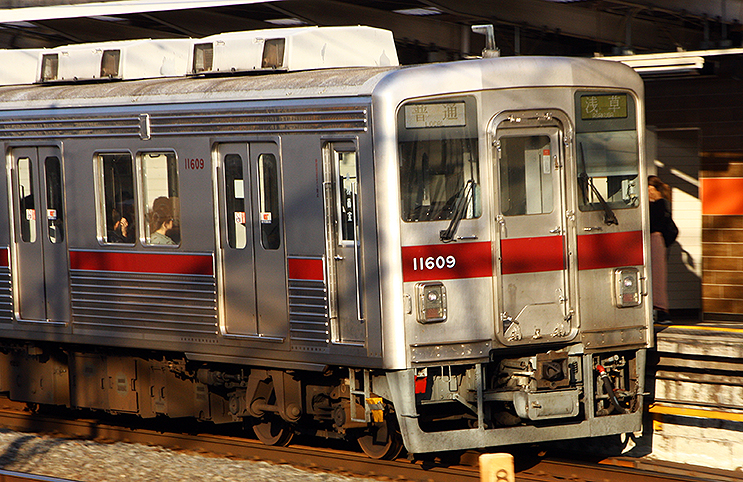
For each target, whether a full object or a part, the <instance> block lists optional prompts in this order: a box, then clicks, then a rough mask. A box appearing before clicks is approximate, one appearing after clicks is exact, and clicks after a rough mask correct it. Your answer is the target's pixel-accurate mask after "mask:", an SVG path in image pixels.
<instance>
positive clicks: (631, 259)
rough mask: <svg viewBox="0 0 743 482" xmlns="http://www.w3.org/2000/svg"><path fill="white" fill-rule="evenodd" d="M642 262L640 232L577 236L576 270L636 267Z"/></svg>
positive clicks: (643, 257)
mask: <svg viewBox="0 0 743 482" xmlns="http://www.w3.org/2000/svg"><path fill="white" fill-rule="evenodd" d="M644 260H645V256H644V253H643V249H642V231H628V232H622V233H604V234H583V235H581V236H578V269H581V270H582V269H599V268H618V267H620V266H637V265H641V264H643V262H644Z"/></svg>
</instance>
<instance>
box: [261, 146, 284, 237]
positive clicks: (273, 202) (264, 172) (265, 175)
mask: <svg viewBox="0 0 743 482" xmlns="http://www.w3.org/2000/svg"><path fill="white" fill-rule="evenodd" d="M258 177H259V179H258V189H259V191H260V192H259V204H260V206H259V209H260V213H259V214H260V220H261V246H263V248H264V249H272V250H273V249H279V246H281V230H280V229H279V226H280V225H281V213H280V211H279V178H278V167H277V165H276V156H274V155H273V154H261V155H260V156H258Z"/></svg>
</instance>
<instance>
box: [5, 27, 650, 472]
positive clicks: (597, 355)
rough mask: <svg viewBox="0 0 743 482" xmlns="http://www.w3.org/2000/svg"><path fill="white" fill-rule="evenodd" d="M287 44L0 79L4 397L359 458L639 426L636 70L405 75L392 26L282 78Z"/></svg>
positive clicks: (511, 64) (465, 65)
mask: <svg viewBox="0 0 743 482" xmlns="http://www.w3.org/2000/svg"><path fill="white" fill-rule="evenodd" d="M318 31H322V32H323V34H325V33H326V31H327V38H325V37H324V38H323V42H325V44H324V46H325V49H326V50H332V48H333V41H332V40H328V38H331V37H332V35H331V31H332V29H327V30H324V29H322V28H321V29H318V30H314V32H318ZM287 32H289V33H291V32H290V30H277V31H274V32H269V33H266V31H264V32H262V33H260V35H257V36H256V35H253V37H251V38H252V39H253V41H252V44H258V45H259V46H261V47H262V48H263V51H262V53H263V57H262V60H261V61H259V62H262V64H261V63H259V64H258V66H257V67H256V66H253V67H252V69H253V70H255V71H254V72H248V73H247V74H243V75H233V74H227V75H219V71H218V70H219V69H215V68H214V67H213V66H212V65H211V63H212V62H215V61H216V60H217V57H218V56H217V52H216V50H215V51H209V49H210V48H214V49H216V48H217V47H216V46H217V45H220V44H219V43H218V42H214V43H213V44H212V46H213V47H210V46H209V42H205V41H194V42H192V44H193V45H190V46H189V47H188V48H189V49H191V48H193V51H192V52H193V54H192V55H191V56H190V57H189V60H188V62H189V64H188V68H189V72H188V73H189V74H191V75H182V76H177V77H160V78H145V79H140V80H136V79H135V80H125V79H124V80H121V79H119V81H116V80H117V79H118V77H117V76H119V75H120V72H121V71H123V70H124V66H123V64H122V65H119V64H116V65H115V66H114V67H113V68H112V67H111V64H110V62H111V61H112V57H113V60H114V61H116V62H119V61H122V62H123V60H125V57H126V56H125V55H124V54H122V53H121V52H119V53H117V54H115V55H113V56H111V55H109V56H108V58H107V57H106V52H110V48H109V50H106V48H105V47H104V48H103V49H101V48H98V49H89V48H88V47H89V46H86V47H85V48H84V49H82V50H85V51H91V50H92V51H94V52H101V51H102V52H103V59H104V60H101V64H100V65H101V70H100V77H102V78H106V77H108V78H110V79H108V80H100V79H95V80H92V81H88V82H85V81H84V80H85V77H84V76H83V77H80V78H77V76H74V77H73V76H70V74H69V73H68V74H66V75H65V76H63V75H60V73H59V72H60V71H61V69H62V67H63V65H62V62H63V59H62V57H61V56H57V57H56V58H55V57H54V55H49V53H48V52H47V53H46V54H45V51H42V52H41V54H40V55H39V57H40V58H41V59H42V60H41V67H40V68H39V70H38V71H37V77H36V82H35V84H33V85H9V86H4V87H0V143H1V144H2V149H3V152H4V154H5V161H6V166H5V167H6V168H5V169H3V170H2V171H0V177H3V179H0V199H3V202H5V203H7V206H8V209H7V210H2V211H0V245H1V246H2V248H1V250H0V255H1V256H0V265H1V266H0V279H2V284H1V285H0V290H1V291H0V293H1V294H2V297H1V298H0V309H1V310H2V311H1V312H0V313H1V318H0V337H1V338H0V349H1V350H2V356H1V357H0V363H2V367H3V368H2V373H3V374H5V376H3V377H1V378H0V389H2V390H4V391H8V392H9V393H10V398H12V399H15V400H21V401H26V402H30V403H37V404H53V405H65V406H69V407H79V408H83V407H86V408H94V409H101V410H106V411H109V412H114V413H131V414H136V415H139V416H141V417H154V416H157V415H167V416H170V417H196V418H198V419H199V420H204V421H212V422H214V423H228V422H240V421H243V422H245V423H246V424H248V425H252V427H253V429H254V431H255V433H256V435H257V436H258V438H259V439H260V440H262V441H264V442H265V443H268V444H277V445H281V444H287V443H289V441H290V440H291V437H292V434H293V433H295V432H296V431H303V432H312V433H316V434H318V435H321V436H324V437H335V438H349V439H357V440H358V441H359V443H360V445H361V447H362V449H363V450H364V451H365V452H366V453H367V454H369V455H370V456H372V457H377V458H391V457H394V456H396V455H397V454H398V453H399V452H400V449H401V447H402V445H403V444H404V446H405V448H406V449H407V450H408V451H409V452H411V453H427V452H436V451H448V450H459V449H469V448H482V447H491V446H498V445H505V444H517V443H532V442H540V441H546V440H555V439H569V438H579V437H591V436H600V435H609V434H618V433H623V432H631V431H638V430H641V417H642V406H643V392H644V382H643V378H644V369H645V353H646V349H647V348H648V347H650V346H651V344H652V325H651V320H652V303H650V301H649V296H648V289H649V288H648V286H649V283H648V277H649V272H648V270H647V268H646V264H647V262H648V260H649V259H650V255H649V247H648V246H649V245H648V234H647V230H646V229H645V226H646V223H647V209H646V207H645V206H646V204H647V203H646V202H645V200H644V194H645V192H646V191H647V186H646V180H645V179H644V178H645V176H644V175H643V173H645V172H646V171H645V159H644V118H643V85H642V81H641V80H640V78H639V77H638V76H637V75H636V74H635V73H634V72H633V71H632V70H631V69H629V68H628V67H625V66H623V65H620V64H618V63H614V62H603V61H600V60H590V59H568V58H545V57H512V58H490V59H475V60H467V61H459V62H450V63H440V64H430V65H418V66H408V67H400V66H397V65H395V64H396V54H394V44H392V43H391V35H389V43H388V44H384V45H385V46H383V47H378V46H377V47H370V46H369V45H366V44H363V42H360V43H359V45H361V50H371V51H372V54H371V55H372V56H374V59H376V60H374V59H373V60H372V61H371V62H369V61H366V64H368V65H367V66H365V67H364V66H361V67H359V66H355V63H354V61H350V62H348V61H346V62H345V63H344V62H340V63H339V65H340V67H338V66H333V65H331V66H330V68H328V65H326V64H322V62H318V64H319V66H320V67H323V68H321V69H315V68H312V66H311V65H310V66H307V65H303V66H301V67H298V69H299V70H298V71H292V70H293V69H291V68H288V66H287V64H288V63H289V62H288V59H290V58H292V57H291V55H292V53H291V42H290V41H289V40H285V39H283V38H282V35H284V34H285V33H287ZM349 32H350V33H349ZM377 33H378V32H377ZM346 34H353V29H351V30H346V31H344V35H346ZM245 35H250V34H249V33H246V34H245ZM289 37H290V35H289V34H287V35H286V39H289ZM339 38H340V41H339V45H341V46H348V45H351V44H353V43H354V42H353V41H349V39H348V37H345V36H340V37H339ZM256 39H257V40H256ZM377 40H378V39H377ZM295 45H296V42H295ZM328 45H330V46H331V47H328ZM390 45H391V48H392V49H393V51H392V52H390ZM277 46H278V49H277ZM271 49H273V50H271ZM375 49H376V50H375ZM277 52H278V54H277ZM324 53H325V51H323V53H322V55H324ZM271 54H273V61H271V60H270V58H271ZM267 56H268V58H269V60H266V59H267ZM97 58H99V57H97ZM106 58H107V59H108V60H107V61H108V62H109V64H106V61H105V60H106ZM318 58H321V56H318ZM96 61H97V60H96ZM385 63H388V64H390V65H388V66H385V65H384V64H385ZM96 68H97V66H95V68H94V69H93V72H94V74H93V75H92V77H95V76H96V74H97V70H95V69H96ZM210 68H211V69H212V71H210V70H209V69H210ZM225 70H226V69H225ZM231 70H239V69H234V68H233V69H231ZM244 70H251V69H250V68H249V69H244ZM269 71H270V72H269ZM222 72H224V70H223V71H222ZM212 73H216V74H217V75H211V74H212ZM155 77H156V76H155Z"/></svg>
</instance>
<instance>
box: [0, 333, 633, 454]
mask: <svg viewBox="0 0 743 482" xmlns="http://www.w3.org/2000/svg"><path fill="white" fill-rule="evenodd" d="M641 357H644V352H642V351H641V352H637V351H625V352H612V353H606V354H593V355H582V354H578V355H573V354H568V352H567V351H565V350H557V351H549V352H546V353H539V354H535V355H521V356H512V357H504V358H500V359H493V360H491V361H490V362H489V363H484V364H464V365H442V366H428V367H422V368H413V369H409V370H403V371H399V372H387V373H386V372H382V371H379V372H376V371H370V370H367V369H360V368H344V367H332V368H328V369H327V370H326V371H325V372H323V373H311V372H300V371H287V370H280V369H266V368H254V367H250V368H249V367H238V366H234V365H217V364H204V363H202V362H198V363H196V362H192V361H188V360H186V359H185V358H183V357H179V356H177V355H175V354H167V353H154V352H138V353H132V352H124V351H122V352H121V353H113V352H110V351H107V352H106V353H102V352H94V351H86V350H84V349H83V348H82V347H76V348H68V349H61V348H59V347H52V346H45V345H41V344H39V345H30V344H15V343H13V342H9V343H7V344H5V345H3V347H2V354H0V364H1V365H2V370H0V373H2V374H4V376H3V377H2V378H0V391H3V392H7V393H8V394H9V398H10V399H12V400H16V401H22V402H27V403H30V404H39V405H57V406H64V407H69V408H81V409H82V408H85V409H95V410H102V411H105V412H108V413H114V414H132V415H136V416H139V417H142V418H145V419H146V418H153V417H157V416H166V417H170V418H180V417H190V418H195V419H197V420H199V421H204V422H212V423H214V424H225V423H236V424H237V423H241V424H243V425H244V426H245V427H246V428H252V430H253V432H254V433H255V435H256V437H257V438H258V439H259V440H261V441H262V442H263V443H265V444H268V445H281V446H284V445H288V444H289V443H290V442H291V440H292V438H293V436H294V434H295V433H306V434H311V435H315V436H320V437H324V438H332V439H344V440H356V441H358V443H359V445H360V447H361V449H362V450H363V451H364V452H365V453H366V454H367V455H369V456H370V457H373V458H379V459H391V458H395V457H397V456H398V455H399V454H400V452H401V450H402V448H403V439H404V438H406V439H407V440H405V442H406V445H408V443H409V442H410V440H418V442H415V441H413V442H410V443H412V447H414V448H415V447H418V448H423V449H424V450H421V451H428V450H427V449H426V447H427V442H425V440H430V439H431V438H432V437H433V438H438V439H440V437H452V440H451V441H449V442H447V443H444V444H441V443H439V444H437V446H438V447H446V448H447V449H453V448H456V445H457V443H456V439H457V435H459V436H462V437H464V436H465V434H468V433H470V434H479V435H480V436H482V437H485V438H483V439H482V440H485V441H484V442H482V444H487V443H488V442H487V440H492V439H489V438H487V436H485V435H483V434H485V433H494V432H499V433H500V434H501V435H499V439H498V440H499V443H498V445H503V444H513V443H523V442H528V441H529V440H528V430H530V429H531V428H534V427H542V428H545V427H546V424H549V425H554V426H555V427H557V430H560V427H562V433H563V435H564V433H565V428H566V427H569V426H575V427H576V428H575V429H573V430H574V431H573V432H571V433H572V434H573V435H572V436H589V435H590V433H585V434H583V432H582V430H583V429H582V428H577V427H580V426H581V424H585V423H587V421H591V420H596V419H600V418H602V417H607V416H610V415H620V416H621V415H632V416H634V415H636V414H637V413H639V408H640V406H641V394H642V390H643V388H642V383H641V379H642V373H641V372H640V371H638V367H640V366H643V365H644V363H643V362H642V360H641V359H639V358H641ZM591 399H592V400H593V403H589V402H588V401H589V400H591ZM393 401H394V402H395V403H393ZM609 418H611V417H609ZM625 418H626V417H625ZM401 428H402V430H401ZM403 435H404V436H403ZM490 436H491V437H492V435H490ZM555 438H563V437H558V436H555ZM468 443H470V444H471V443H472V439H471V438H470V439H469V440H468ZM490 445H495V443H490ZM438 450H441V448H439V449H438ZM433 451H436V450H433Z"/></svg>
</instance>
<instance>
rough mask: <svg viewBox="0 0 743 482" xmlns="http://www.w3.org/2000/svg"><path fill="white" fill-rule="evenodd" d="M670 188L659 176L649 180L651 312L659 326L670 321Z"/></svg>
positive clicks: (672, 234)
mask: <svg viewBox="0 0 743 482" xmlns="http://www.w3.org/2000/svg"><path fill="white" fill-rule="evenodd" d="M670 198H671V187H670V186H669V185H668V184H666V183H664V182H663V181H662V180H661V178H659V177H658V176H648V200H649V201H650V254H651V265H652V266H651V269H652V273H653V310H654V311H655V313H656V319H657V321H658V322H659V323H662V324H666V323H669V321H670V316H669V313H668V247H669V246H671V244H673V242H674V241H676V236H678V228H677V227H676V223H674V222H673V218H672V217H671V207H670Z"/></svg>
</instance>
